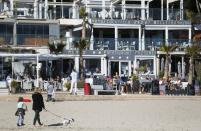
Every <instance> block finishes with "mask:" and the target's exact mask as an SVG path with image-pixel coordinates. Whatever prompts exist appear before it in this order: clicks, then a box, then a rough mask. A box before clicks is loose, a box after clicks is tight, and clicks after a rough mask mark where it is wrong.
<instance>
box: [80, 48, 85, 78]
mask: <svg viewBox="0 0 201 131" xmlns="http://www.w3.org/2000/svg"><path fill="white" fill-rule="evenodd" d="M82 53H83V50H80V79H81V80H83V79H84V74H83V73H84V69H83V55H82Z"/></svg>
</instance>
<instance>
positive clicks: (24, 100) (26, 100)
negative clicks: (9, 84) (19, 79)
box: [23, 98, 31, 102]
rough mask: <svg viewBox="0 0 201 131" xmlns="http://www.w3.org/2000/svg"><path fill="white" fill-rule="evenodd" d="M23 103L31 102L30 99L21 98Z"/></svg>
mask: <svg viewBox="0 0 201 131" xmlns="http://www.w3.org/2000/svg"><path fill="white" fill-rule="evenodd" d="M23 102H31V99H29V98H23Z"/></svg>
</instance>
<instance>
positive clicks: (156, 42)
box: [145, 38, 191, 50]
mask: <svg viewBox="0 0 201 131" xmlns="http://www.w3.org/2000/svg"><path fill="white" fill-rule="evenodd" d="M165 43H168V44H169V45H178V46H179V47H180V48H185V47H187V46H189V45H190V43H191V41H190V40H188V39H168V40H165V39H149V38H146V39H145V50H155V49H156V48H160V46H161V45H163V44H165Z"/></svg>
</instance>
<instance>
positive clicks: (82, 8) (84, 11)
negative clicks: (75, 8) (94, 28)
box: [79, 7, 87, 39]
mask: <svg viewBox="0 0 201 131" xmlns="http://www.w3.org/2000/svg"><path fill="white" fill-rule="evenodd" d="M79 13H80V17H81V18H82V39H86V23H87V21H86V20H87V13H86V7H81V8H80V11H79Z"/></svg>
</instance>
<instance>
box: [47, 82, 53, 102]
mask: <svg viewBox="0 0 201 131" xmlns="http://www.w3.org/2000/svg"><path fill="white" fill-rule="evenodd" d="M54 94H55V88H54V83H53V82H52V81H50V82H49V85H48V86H47V102H48V101H54Z"/></svg>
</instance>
